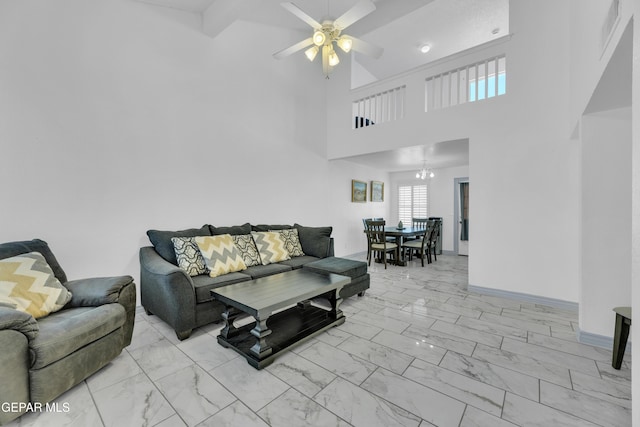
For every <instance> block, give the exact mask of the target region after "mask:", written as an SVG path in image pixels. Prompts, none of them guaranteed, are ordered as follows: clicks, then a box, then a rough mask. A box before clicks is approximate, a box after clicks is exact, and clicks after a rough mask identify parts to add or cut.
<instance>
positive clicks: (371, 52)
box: [346, 36, 384, 59]
mask: <svg viewBox="0 0 640 427" xmlns="http://www.w3.org/2000/svg"><path fill="white" fill-rule="evenodd" d="M346 37H349V38H350V39H351V40H353V45H352V46H351V49H353V50H355V51H356V52H360V53H363V54H365V55H367V56H371V57H373V58H376V59H377V58H380V57H381V56H382V52H384V49H383V48H381V47H380V46H375V45H372V44H371V43H367V42H366V41H364V40H360V39H358V38H355V37H352V36H346Z"/></svg>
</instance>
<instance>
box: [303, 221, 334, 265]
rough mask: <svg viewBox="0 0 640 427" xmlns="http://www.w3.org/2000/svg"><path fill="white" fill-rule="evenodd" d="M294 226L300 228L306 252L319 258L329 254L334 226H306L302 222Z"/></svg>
mask: <svg viewBox="0 0 640 427" xmlns="http://www.w3.org/2000/svg"><path fill="white" fill-rule="evenodd" d="M294 227H295V228H296V229H297V230H298V235H299V236H300V244H301V245H302V248H303V249H304V253H305V254H307V255H311V256H315V257H318V258H325V257H327V256H329V253H330V251H331V232H332V231H333V227H305V226H302V225H300V224H294Z"/></svg>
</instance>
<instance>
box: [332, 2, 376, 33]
mask: <svg viewBox="0 0 640 427" xmlns="http://www.w3.org/2000/svg"><path fill="white" fill-rule="evenodd" d="M374 10H376V5H375V4H373V2H372V1H370V0H362V1H360V2H358V3H356V5H355V6H353V7H352V8H351V9H349V10H347V11H346V12H345V13H344V14H343V15H342V16H341V17H339V18H338V19H336V20H335V21H334V22H333V25H334V26H335V27H336V28H339V29H340V30H344V29H345V28H347V27H348V26H349V25H351V24H353V23H354V22H356V21H358V20H360V19H362V18H364V17H365V16H367V15H368V14H370V13H371V12H373V11H374Z"/></svg>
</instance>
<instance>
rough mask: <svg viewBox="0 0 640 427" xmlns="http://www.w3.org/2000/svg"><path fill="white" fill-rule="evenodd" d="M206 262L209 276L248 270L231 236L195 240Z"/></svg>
mask: <svg viewBox="0 0 640 427" xmlns="http://www.w3.org/2000/svg"><path fill="white" fill-rule="evenodd" d="M194 239H195V241H196V244H197V245H198V248H200V253H202V257H203V258H204V262H205V263H206V264H207V267H208V268H209V276H211V277H218V276H222V275H223V274H227V273H233V272H234V271H242V270H246V268H247V266H246V264H245V263H244V261H243V259H242V254H241V253H240V251H239V250H238V248H236V245H235V243H234V242H233V238H232V237H231V235H230V234H221V235H218V236H199V237H195V238H194Z"/></svg>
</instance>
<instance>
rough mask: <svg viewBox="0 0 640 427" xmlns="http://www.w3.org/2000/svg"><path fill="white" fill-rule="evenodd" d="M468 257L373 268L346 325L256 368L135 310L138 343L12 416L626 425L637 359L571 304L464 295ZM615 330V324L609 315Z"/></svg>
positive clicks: (210, 334)
mask: <svg viewBox="0 0 640 427" xmlns="http://www.w3.org/2000/svg"><path fill="white" fill-rule="evenodd" d="M467 261H468V260H467V258H465V257H456V256H447V255H442V256H439V257H438V260H437V261H436V262H434V263H433V264H429V265H426V266H425V267H424V268H422V267H420V263H419V261H412V262H410V263H409V266H408V267H395V266H389V267H388V269H387V270H385V269H384V267H383V266H380V265H377V264H375V265H372V266H371V267H370V273H371V289H369V290H368V291H367V293H366V295H365V296H364V297H361V298H357V297H352V298H349V299H348V300H346V301H345V302H344V303H343V304H342V310H343V311H344V313H345V315H346V316H347V321H346V322H345V323H344V324H343V325H341V326H339V327H336V328H333V329H331V330H329V331H327V332H326V333H324V334H321V335H320V336H318V337H316V338H314V339H312V340H310V341H308V342H306V343H304V344H301V345H300V346H298V347H296V348H295V349H294V350H293V351H291V352H289V353H287V354H285V355H283V356H282V357H280V358H278V359H276V361H275V362H274V363H273V364H272V365H270V366H269V367H267V368H265V369H264V370H261V371H257V370H255V369H254V368H252V367H251V366H249V365H248V364H247V362H246V361H245V359H244V358H242V357H240V356H238V355H237V354H236V353H235V352H233V351H232V350H229V349H224V348H222V347H221V346H219V345H218V344H217V342H216V339H215V337H216V335H217V334H218V332H219V330H220V328H221V326H222V325H221V324H214V325H209V326H207V327H203V328H200V329H198V330H196V331H194V334H193V335H192V336H191V338H189V339H187V340H185V341H182V342H180V341H178V340H177V339H176V337H175V334H174V333H173V331H172V330H171V329H170V328H169V327H167V326H166V325H165V324H164V323H163V322H162V321H161V320H159V319H158V318H157V317H154V316H147V315H146V314H145V313H144V311H143V310H142V309H139V310H138V314H137V318H136V325H135V329H134V339H133V343H132V344H131V345H130V346H129V347H128V348H127V349H126V350H125V351H123V352H122V354H121V355H120V356H119V357H118V358H116V359H115V360H114V361H113V362H112V363H111V364H109V365H108V366H106V367H105V368H104V369H102V370H101V371H100V372H98V373H97V374H95V375H93V376H92V377H90V378H89V379H87V380H86V381H84V382H83V383H81V384H79V385H78V386H76V387H75V388H73V389H72V390H70V391H68V392H67V393H65V394H64V395H62V396H61V397H59V398H58V399H57V400H56V402H58V403H59V404H60V407H63V406H62V405H63V404H66V405H67V407H68V408H69V411H68V412H66V413H65V412H63V411H61V412H58V413H41V414H27V415H25V416H23V417H22V418H20V419H19V420H16V421H15V422H14V423H12V424H11V425H13V426H67V425H68V426H79V427H80V426H81V427H85V426H116V427H123V426H135V427H138V426H159V427H165V426H167V427H168V426H216V427H217V426H242V427H250V426H287V427H298V426H314V427H315V426H365V427H372V426H384V427H388V426H420V427H426V426H465V427H467V426H491V427H495V426H498V427H500V426H505V427H506V426H581V427H582V426H592V425H594V426H595V425H597V426H616V427H621V426H628V425H631V359H630V357H629V355H626V356H625V361H624V363H623V367H622V369H621V370H620V371H616V370H614V369H613V368H612V367H611V351H610V350H608V349H601V348H596V347H591V346H587V345H583V344H580V343H578V342H577V340H576V334H575V329H576V327H577V323H578V317H577V313H576V312H572V311H567V310H561V309H556V308H551V307H546V306H540V305H535V304H530V303H522V302H517V301H513V300H507V299H501V298H497V297H490V296H483V295H478V294H473V293H469V292H467V291H466V288H467ZM612 327H613V325H612Z"/></svg>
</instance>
